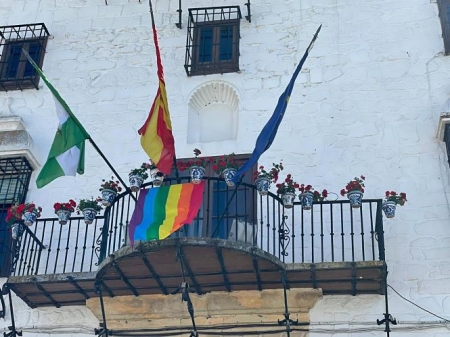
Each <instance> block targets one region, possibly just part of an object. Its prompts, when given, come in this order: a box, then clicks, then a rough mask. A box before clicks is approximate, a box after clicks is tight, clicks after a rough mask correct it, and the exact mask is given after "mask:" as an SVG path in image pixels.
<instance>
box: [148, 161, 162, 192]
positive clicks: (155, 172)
mask: <svg viewBox="0 0 450 337" xmlns="http://www.w3.org/2000/svg"><path fill="white" fill-rule="evenodd" d="M149 170H150V179H151V181H152V185H153V187H159V186H161V185H162V183H163V181H164V173H162V172H160V171H159V169H158V167H157V166H156V165H155V164H154V163H153V162H152V161H151V160H150V167H149Z"/></svg>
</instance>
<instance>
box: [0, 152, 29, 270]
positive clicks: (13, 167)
mask: <svg viewBox="0 0 450 337" xmlns="http://www.w3.org/2000/svg"><path fill="white" fill-rule="evenodd" d="M31 173H32V168H31V166H30V164H29V163H28V161H27V160H26V159H25V158H24V157H18V158H3V159H0V276H9V274H10V272H11V262H12V261H11V256H12V255H11V250H12V249H11V244H12V242H11V241H12V240H11V234H10V230H9V226H8V224H7V223H6V222H5V217H6V212H7V210H8V208H9V207H10V206H11V205H12V204H14V203H16V202H18V203H23V202H25V197H26V193H27V191H28V185H29V183H30V177H31Z"/></svg>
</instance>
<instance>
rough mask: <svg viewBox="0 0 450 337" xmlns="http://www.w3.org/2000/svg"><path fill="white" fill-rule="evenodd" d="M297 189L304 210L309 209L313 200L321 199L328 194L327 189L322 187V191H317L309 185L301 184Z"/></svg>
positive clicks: (318, 200)
mask: <svg viewBox="0 0 450 337" xmlns="http://www.w3.org/2000/svg"><path fill="white" fill-rule="evenodd" d="M298 190H299V191H300V195H299V199H300V202H301V203H302V208H303V209H304V210H310V209H311V207H312V204H313V203H314V202H320V201H323V200H324V199H325V198H326V197H327V196H328V191H327V190H325V189H324V190H322V192H319V191H316V190H314V188H313V187H312V186H311V185H305V184H301V185H300V187H299V189H298Z"/></svg>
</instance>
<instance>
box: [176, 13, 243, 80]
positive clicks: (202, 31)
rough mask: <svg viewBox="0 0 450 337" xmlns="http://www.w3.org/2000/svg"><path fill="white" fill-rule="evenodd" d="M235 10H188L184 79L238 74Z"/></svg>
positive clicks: (239, 16)
mask: <svg viewBox="0 0 450 337" xmlns="http://www.w3.org/2000/svg"><path fill="white" fill-rule="evenodd" d="M241 17H242V15H241V10H240V8H239V6H225V7H210V8H189V20H188V27H187V41H186V58H185V63H184V67H185V70H186V73H187V75H188V76H195V75H208V74H223V73H230V72H237V71H239V39H240V34H239V27H240V19H241Z"/></svg>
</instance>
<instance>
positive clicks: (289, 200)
mask: <svg viewBox="0 0 450 337" xmlns="http://www.w3.org/2000/svg"><path fill="white" fill-rule="evenodd" d="M276 187H277V194H279V195H281V200H282V201H283V205H284V207H285V208H292V207H293V206H294V200H295V190H296V189H297V188H299V187H300V186H299V184H298V183H297V182H295V181H294V179H292V175H291V174H288V175H287V176H286V179H284V181H283V182H282V183H280V184H277V185H276Z"/></svg>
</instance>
